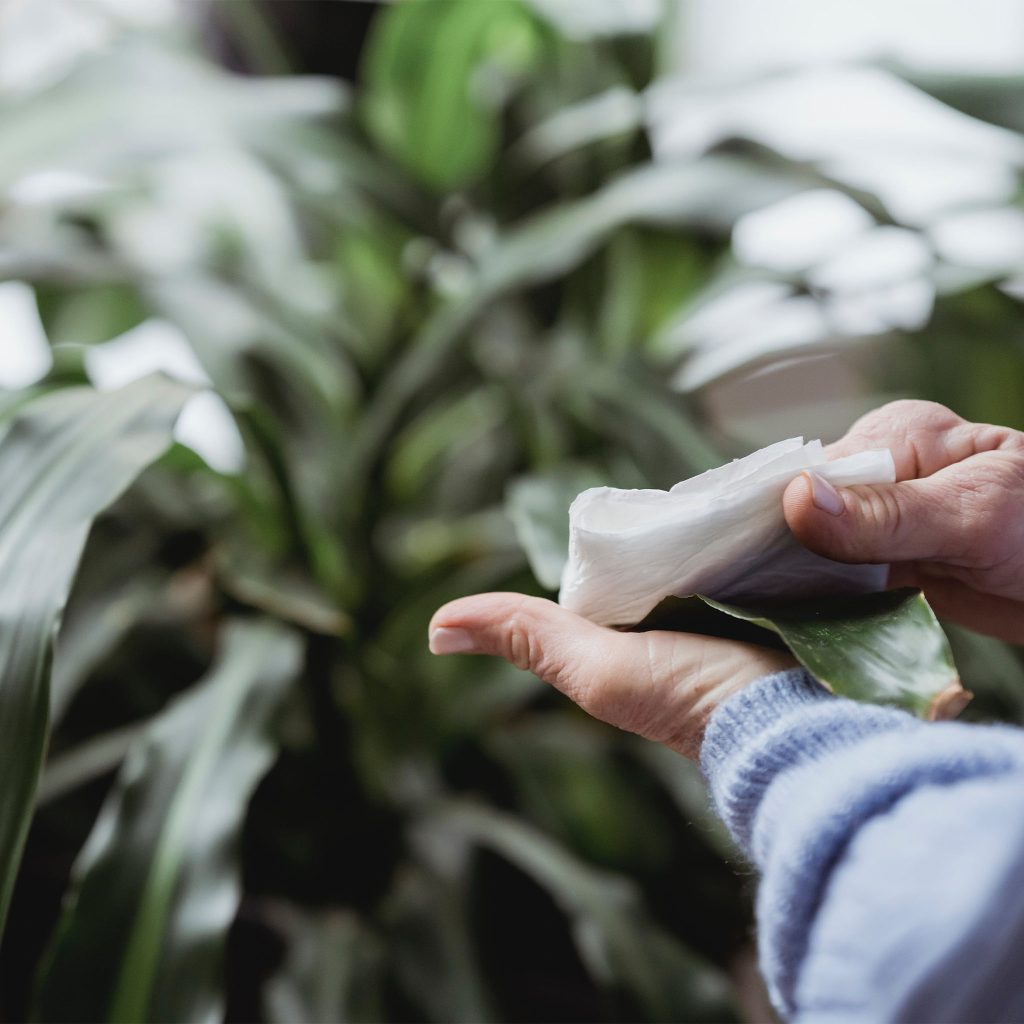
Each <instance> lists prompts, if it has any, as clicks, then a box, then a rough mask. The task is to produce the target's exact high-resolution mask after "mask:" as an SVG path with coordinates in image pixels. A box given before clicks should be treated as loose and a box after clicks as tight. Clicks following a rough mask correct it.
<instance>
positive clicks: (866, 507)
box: [859, 487, 903, 536]
mask: <svg viewBox="0 0 1024 1024" xmlns="http://www.w3.org/2000/svg"><path fill="white" fill-rule="evenodd" d="M859 496H860V508H859V512H860V520H861V525H862V526H863V527H864V528H865V529H866V530H868V531H870V532H871V533H872V534H874V535H880V536H891V535H894V534H898V533H899V532H900V530H901V528H902V526H903V508H902V505H901V504H900V500H899V498H898V497H897V496H896V492H895V490H894V489H893V488H891V487H864V488H862V489H860V492H859Z"/></svg>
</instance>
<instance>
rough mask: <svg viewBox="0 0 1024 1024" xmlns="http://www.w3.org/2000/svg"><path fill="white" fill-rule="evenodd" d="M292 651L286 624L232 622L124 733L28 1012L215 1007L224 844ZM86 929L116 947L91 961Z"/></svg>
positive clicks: (108, 1015)
mask: <svg viewBox="0 0 1024 1024" xmlns="http://www.w3.org/2000/svg"><path fill="white" fill-rule="evenodd" d="M299 654H300V650H299V645H298V640H297V637H296V636H295V634H293V633H292V632H291V631H290V630H288V629H287V628H285V627H282V626H280V625H277V624H274V623H271V622H269V621H259V622H256V623H247V622H245V623H242V622H240V623H235V624H234V625H232V626H231V627H229V629H228V631H227V637H226V640H225V644H224V649H223V652H222V655H221V657H220V658H219V660H218V661H217V662H216V663H215V665H214V667H213V669H212V670H211V672H210V673H209V674H208V675H207V677H206V678H205V680H204V681H203V682H201V683H199V684H198V685H197V686H196V687H194V688H193V689H191V690H189V691H187V692H186V693H185V694H183V695H182V696H181V697H179V698H178V699H177V700H176V701H175V702H173V703H172V704H171V705H170V706H169V707H168V708H167V709H166V710H165V711H164V712H163V713H162V714H161V715H160V716H159V717H158V718H157V719H156V720H154V722H153V724H152V725H151V726H150V727H149V728H148V729H147V731H146V734H145V735H144V736H143V737H141V738H140V740H139V742H138V743H137V744H136V745H135V747H134V748H133V750H132V752H131V753H130V755H129V757H128V759H127V761H126V763H125V765H124V767H123V769H122V772H121V775H120V777H119V780H118V784H117V787H116V789H115V790H114V792H113V793H112V794H111V796H110V798H109V799H108V801H107V804H106V805H105V806H104V809H103V811H101V814H100V817H99V819H98V820H97V823H96V825H95V827H94V829H93V832H92V834H91V836H90V838H89V840H88V842H87V843H86V846H85V847H84V848H83V850H82V853H81V854H80V855H79V859H78V862H77V863H76V866H75V871H74V876H75V879H76V892H75V896H74V899H73V902H72V903H71V905H70V907H69V909H68V911H67V912H66V913H65V917H64V919H63V921H62V923H61V927H60V929H59V932H58V935H57V939H56V941H55V944H54V946H53V948H52V950H51V953H50V956H49V958H48V962H47V967H46V969H45V973H44V975H43V982H44V984H43V985H41V986H40V990H39V995H38V1001H37V1015H38V1016H39V1017H40V1019H42V1020H58V1019H61V1020H63V1019H68V1017H69V1016H74V1017H83V1018H88V1019H92V1020H125V1021H127V1020H150V1019H161V1020H162V1019H167V1020H210V1019H216V1018H217V1016H218V1014H219V1011H220V1007H219V995H218V994H217V991H216V989H217V985H216V983H215V978H216V971H217V967H218V964H219V954H220V951H221V948H222V943H223V939H224V935H225V933H226V929H227V926H228V925H229V924H230V921H231V919H232V917H233V915H234V910H235V907H236V905H237V901H238V894H239V884H238V878H237V874H236V868H235V862H234V858H233V857H232V856H231V855H230V849H231V847H232V846H233V844H234V842H235V841H236V840H237V836H238V832H239V830H240V828H241V822H242V818H243V816H244V810H245V808H246V807H247V805H248V800H249V797H250V795H251V793H252V791H253V790H254V789H255V786H256V783H257V782H258V781H259V779H260V778H261V777H262V775H263V773H264V771H265V770H266V768H267V766H268V765H269V763H270V760H271V759H272V756H273V751H274V744H273V742H272V741H271V739H270V738H269V726H270V723H271V721H272V720H273V718H274V716H275V715H276V711H277V708H278V707H279V706H280V700H281V698H282V696H283V694H284V691H285V688H286V686H287V685H288V684H289V683H290V681H291V679H292V678H293V676H294V674H295V673H296V672H297V670H298V665H299ZM210 808H213V810H214V811H216V814H213V813H211V810H210ZM204 815H205V816H204ZM99 936H102V940H100V939H99V938H98V937H99ZM97 941H103V942H105V943H106V945H107V946H108V948H110V949H118V950H120V953H121V955H119V956H112V957H107V958H104V959H103V961H102V963H98V962H97V960H96V958H95V957H94V956H92V955H90V952H91V950H92V949H93V948H94V947H95V945H96V942H97Z"/></svg>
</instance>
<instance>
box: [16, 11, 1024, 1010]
mask: <svg viewBox="0 0 1024 1024" xmlns="http://www.w3.org/2000/svg"><path fill="white" fill-rule="evenodd" d="M1022 70H1024V6H1022V5H1020V4H1019V3H1017V2H1016V0H975V2H974V3H972V4H971V5H964V4H959V3H953V2H945V0H943V2H935V0H929V2H924V0H899V2H896V3H894V2H892V0H887V2H885V3H883V2H881V0H870V2H867V0H862V2H860V3H859V4H857V5H849V4H840V3H822V2H821V0H788V2H781V0H780V2H778V3H773V4H771V5H768V4H760V3H757V2H756V0H692V2H686V0H410V2H402V3H394V4H382V5H377V4H372V3H354V2H327V0H321V2H305V0H278V2H260V0H231V2H210V3H204V2H201V0H188V2H174V0H160V2H157V0H119V2H114V0H6V2H5V3H3V4H2V5H0V278H2V283H0V389H2V390H0V419H2V421H3V422H4V423H8V422H10V421H11V420H12V418H14V417H17V416H19V415H21V414H22V413H23V412H24V411H25V410H26V409H28V410H31V408H32V407H33V404H34V403H36V402H39V401H41V400H50V401H59V400H60V399H59V398H54V396H55V395H56V396H59V395H61V394H65V393H67V396H70V395H71V393H72V390H73V389H74V390H77V389H78V388H79V387H81V386H82V385H86V386H88V387H91V388H94V389H97V390H99V391H109V390H111V389H116V388H119V387H121V386H123V385H125V384H128V383H130V382H132V381H134V380H137V379H139V378H142V377H145V376H146V375H148V374H151V373H153V372H155V371H162V372H163V373H165V374H168V375H170V376H171V377H174V378H176V379H178V380H180V381H182V382H184V383H185V384H187V385H188V386H189V387H190V388H191V389H192V391H191V394H192V397H190V398H189V400H188V403H187V405H186V406H185V411H184V413H183V415H182V417H181V419H180V421H179V422H178V426H177V429H176V433H175V437H176V443H175V445H174V447H173V448H172V449H171V450H170V452H169V453H168V454H167V455H166V456H164V457H163V458H162V459H161V460H160V461H158V462H157V463H156V465H155V466H153V467H152V468H151V469H149V470H148V471H147V472H146V473H144V474H143V476H142V477H141V478H140V479H139V480H138V481H137V483H136V484H135V485H134V486H133V487H132V488H131V490H130V491H129V492H128V493H127V494H126V495H125V496H124V497H123V498H122V499H121V500H120V501H118V503H117V504H115V505H114V506H113V507H112V508H111V509H110V510H109V511H108V512H107V513H106V514H105V515H103V516H102V517H101V518H100V519H99V520H98V521H97V522H96V524H95V525H94V527H93V530H92V532H91V534H90V537H89V542H88V545H87V547H86V550H85V555H84V558H83V560H82V562H81V565H80V567H79V570H78V574H77V578H76V582H75V586H74V591H73V593H72V596H71V600H70V604H69V607H68V610H67V614H66V615H65V617H64V620H63V624H62V626H61V631H60V634H59V638H58V642H57V648H56V655H55V658H54V664H53V672H52V678H51V687H52V695H51V702H50V708H51V712H50V717H51V729H52V733H51V738H50V742H49V751H48V754H47V760H46V764H45V766H44V769H43V775H42V781H41V786H40V789H39V792H38V796H37V808H36V812H35V816H34V818H33V821H32V827H31V832H30V833H29V838H28V843H27V847H26V852H25V856H24V859H23V861H22V864H21V869H20V873H19V875H18V879H17V884H16V887H15V890H14V898H13V903H12V907H11V912H10V916H9V919H8V922H7V928H6V933H5V935H4V939H3V945H2V947H0V1018H2V1019H6V1020H19V1019H25V1018H26V1017H27V1016H28V1015H29V1014H33V1015H34V1016H35V1018H37V1019H42V1020H69V1019H74V1020H100V1019H107V1018H110V1019H118V1015H119V1008H120V1009H123V1007H124V1006H126V1005H134V1006H137V1007H138V1006H144V1007H145V1009H146V1017H147V1019H154V1020H167V1019H199V1018H201V1019H218V1018H222V1017H226V1019H228V1020H232V1021H273V1022H277V1021H280V1022H299V1021H384V1020H388V1021H640V1020H651V1021H655V1020H657V1021H730V1020H743V1019H746V1020H758V1021H763V1020H768V1019H770V1011H769V1010H768V1009H767V1007H766V1002H765V997H764V995H763V990H762V988H761V985H760V982H759V980H758V978H757V974H756V969H755V966H754V959H753V956H754V954H753V934H752V912H751V894H752V887H753V879H752V877H751V875H750V872H749V870H748V869H747V868H746V867H745V866H744V865H743V863H742V862H741V861H740V860H739V858H738V857H737V855H736V854H735V852H734V850H733V849H732V848H731V847H730V844H729V841H728V840H727V839H726V838H725V837H724V835H723V833H722V831H721V830H720V829H719V827H718V826H717V825H716V823H715V822H714V820H713V819H712V818H711V816H710V814H709V811H708V808H707V800H706V796H705V794H704V791H703V788H702V784H701V781H700V778H699V773H698V772H697V770H696V769H695V768H694V767H693V766H692V765H690V764H689V763H687V762H685V761H683V760H682V759H680V758H678V757H677V756H675V755H674V754H672V753H670V752H668V751H667V750H664V749H660V748H657V747H654V746H651V745H649V744H645V743H643V742H642V741H639V740H636V739H635V738H634V737H631V736H628V735H625V734H622V733H618V732H615V731H613V730H611V729H610V728H605V727H604V726H602V725H600V724H599V723H596V722H593V721H590V720H588V719H586V718H585V717H584V716H583V715H582V714H581V713H578V712H577V711H576V709H574V708H573V707H570V706H567V702H565V701H564V700H561V699H559V698H558V697H557V695H553V694H552V693H550V692H547V691H546V690H544V689H543V688H542V687H541V685H540V684H539V683H537V682H536V681H535V680H534V679H533V678H532V677H529V676H526V675H524V674H523V673H520V672H518V671H516V670H515V669H513V668H510V667H509V666H507V665H505V664H498V663H490V662H486V661H483V660H479V659H462V660H460V659H436V660H434V659H431V657H430V656H429V655H428V654H427V652H426V646H425V640H426V626H427V622H428V620H429V617H430V614H431V613H432V611H433V610H434V609H435V608H436V607H438V606H439V605H440V604H441V603H443V602H444V601H446V600H448V599H450V598H453V597H457V596H460V595H463V594H467V593H472V592H476V591H480V590H485V589H511V590H520V591H524V592H531V593H539V594H550V593H551V592H552V591H553V590H554V589H556V587H557V572H558V568H559V566H560V560H561V546H562V545H563V544H564V537H565V536H567V521H566V509H567V507H568V503H569V500H570V499H571V498H572V497H573V496H574V495H575V494H576V493H577V492H578V491H579V490H581V489H582V488H583V487H586V486H589V485H591V484H594V483H612V484H615V485H618V486H625V487H637V486H655V487H668V486H670V485H671V484H673V483H674V482H676V481H677V480H679V479H682V478H684V477H686V476H689V475H692V474H694V473H696V472H699V471H701V470H703V469H706V468H708V467H709V466H711V465H715V464H717V463H718V462H720V461H722V460H725V459H728V458H731V457H735V456H738V455H742V454H745V453H746V452H748V451H749V450H751V449H752V448H756V447H761V446H763V445H765V444H767V443H769V442H770V441H774V440H777V439H780V438H784V437H787V436H792V435H797V434H804V435H806V436H807V437H808V438H813V437H822V438H823V439H825V440H831V439H834V438H835V437H837V436H839V435H840V434H842V433H843V432H844V431H845V429H846V428H847V427H848V426H849V425H850V423H851V422H852V421H853V420H854V419H855V418H856V417H857V416H859V415H860V414H861V413H863V412H865V411H866V410H868V409H870V408H872V407H874V406H876V405H878V404H880V403H883V402H885V401H887V400H890V399H892V398H896V397H920V398H929V399H934V400H936V401H940V402H944V403H946V404H949V405H950V406H952V408H953V409H955V410H956V411H957V412H959V413H960V414H961V415H963V416H965V417H967V418H970V419H976V420H984V421H994V422H998V423H1003V424H1009V425H1011V426H1014V427H1017V428H1022V429H1024V319H1022V315H1021V314H1022V302H1024V202H1022V195H1024V194H1022V190H1021V183H1022V170H1024V77H1022ZM0 454H2V452H0ZM83 471H85V472H87V471H88V466H85V467H83ZM268 621H269V622H271V623H273V624H274V625H273V629H275V630H276V631H277V632H276V633H274V634H273V635H274V636H278V637H285V638H286V640H287V643H288V644H290V645H292V646H293V647H294V648H295V649H296V650H298V651H299V652H300V653H299V657H298V658H297V659H296V660H295V664H294V665H293V666H291V668H287V667H282V668H281V671H280V673H278V674H279V675H281V676H282V679H283V680H284V682H283V684H282V685H281V686H279V687H278V688H277V689H275V690H274V694H276V696H274V707H275V711H274V713H273V715H272V716H271V717H270V720H271V722H272V729H271V731H270V732H269V733H268V734H267V735H266V736H264V737H263V738H262V739H261V740H260V744H261V745H260V746H259V755H258V758H257V760H258V761H259V765H258V767H257V768H253V769H252V772H253V783H252V786H249V787H246V786H239V787H234V788H233V787H232V786H230V785H225V786H221V787H219V788H217V787H214V788H212V789H210V790H209V791H207V790H202V789H201V788H200V787H199V786H198V783H194V780H195V779H196V778H197V777H198V776H197V775H196V773H197V772H199V771H200V767H201V765H202V764H204V763H207V762H202V758H203V757H206V756H207V755H206V754H204V753H203V750H204V749H206V748H205V747H204V741H203V736H205V733H204V731H203V730H204V728H205V727H206V722H207V719H206V717H205V715H204V714H203V713H202V712H198V713H197V715H196V717H195V718H194V719H191V720H189V721H190V722H191V724H186V726H182V724H181V723H182V721H184V718H183V716H184V715H185V713H186V712H188V711H189V709H190V708H192V707H193V706H195V707H199V705H198V704H195V694H196V693H197V692H198V690H197V687H200V688H201V687H202V685H203V681H204V680H206V679H208V678H209V676H210V673H211V672H217V671H219V669H217V668H216V665H215V659H216V658H218V657H219V658H221V659H223V658H228V663H229V665H230V666H231V671H232V672H233V676H232V678H233V679H234V680H235V681H236V683H237V686H238V687H239V688H240V690H239V692H240V693H242V694H243V697H244V699H246V700H248V699H250V698H251V699H256V697H258V696H259V695H260V693H261V692H262V691H261V689H260V688H261V687H266V686H268V685H269V684H268V683H267V680H266V678H264V677H265V676H266V675H267V674H268V673H269V672H272V671H273V667H272V666H270V665H269V662H268V659H267V658H264V657H263V656H262V655H258V651H259V650H261V648H258V647H257V646H256V645H249V646H248V649H249V652H250V654H251V655H252V656H251V657H250V658H249V659H248V661H247V660H246V658H245V649H246V647H247V641H245V636H247V635H251V634H245V633H244V629H245V625H246V624H248V625H249V626H250V627H252V628H256V627H253V623H255V622H259V623H263V624H264V626H265V625H266V623H267V622H268ZM239 623H242V625H241V626H239ZM240 628H241V629H242V630H243V632H242V633H239V632H238V630H239V629H240ZM261 628H262V627H261ZM950 634H951V639H952V640H953V643H954V646H955V649H956V653H957V658H958V663H959V665H960V668H961V671H962V674H963V676H964V680H965V683H966V685H967V686H968V687H969V688H970V689H972V690H974V691H975V692H976V693H977V695H978V697H977V700H976V701H975V703H974V705H973V706H972V708H971V710H970V711H969V713H968V714H969V716H971V717H974V718H975V719H1002V720H1008V721H1021V720H1022V719H1024V664H1022V661H1021V658H1020V656H1019V655H1020V651H1019V650H1016V649H1011V648H1009V647H1006V646H1003V645H1000V644H998V643H996V642H989V641H987V640H985V639H983V638H980V637H976V636H973V635H971V634H968V633H965V632H963V631H960V630H954V629H952V628H951V629H950ZM239 636H241V637H242V640H241V641H239V640H238V637H239ZM232 638H234V639H232ZM284 642H285V641H284V640H282V643H284ZM225 652H227V653H225ZM252 652H257V653H255V654H254V653H252ZM232 659H233V660H232ZM217 664H221V663H220V662H218V663H217ZM211 666H214V667H213V668H211ZM190 702H191V703H190ZM182 709H185V710H184V711H183V710H182ZM240 721H243V722H244V716H242V717H241V719H240ZM236 724H237V723H236ZM217 728H218V729H219V730H220V731H219V732H218V733H217V743H218V744H220V746H219V748H218V749H220V750H222V751H223V752H224V756H226V757H230V758H235V759H237V761H238V762H239V763H241V762H243V761H245V763H246V764H249V763H250V761H247V760H246V759H247V758H248V759H250V760H251V759H252V758H254V757H256V754H254V753H253V750H254V749H255V748H254V746H253V744H254V743H255V742H256V741H255V740H254V739H253V737H252V736H251V735H249V733H248V732H245V730H244V729H243V728H242V727H241V726H238V730H239V731H238V733H237V734H236V732H235V731H233V730H234V729H235V726H232V725H231V724H230V723H228V724H226V725H218V726H217ZM146 758H148V761H147V760H146ZM260 758H262V760H259V759H260ZM232 763H234V762H232ZM251 763H252V764H256V761H252V762H251ZM140 765H148V767H147V768H146V770H144V771H143V770H142V769H140V768H139V766H140ZM197 765H200V767H196V766H197ZM190 780H191V781H190ZM126 793H127V797H126V795H125V794H126ZM186 797H187V799H186ZM160 801H165V804H161V803H160ZM158 805H159V806H164V805H166V806H167V807H169V808H170V810H169V811H168V813H167V815H162V814H161V815H154V813H153V808H154V807H155V806H158ZM147 810H148V813H147ZM214 832H215V833H216V834H217V836H218V838H217V841H216V843H213V844H211V843H204V841H203V837H204V836H208V835H210V834H212V833H214ZM176 836H177V838H175V837H176ZM97 850H103V851H104V853H103V856H102V857H100V856H98V855H97ZM140 950H143V951H148V952H146V953H145V956H147V957H148V960H146V963H147V964H149V965H150V966H149V967H148V968H147V969H146V970H144V971H139V970H138V964H139V962H140V960H139V958H140V956H143V953H140ZM126 985H127V986H129V988H130V987H131V985H135V994H134V995H133V996H132V997H131V998H134V999H136V1002H134V1003H132V1002H131V1001H130V999H129V1002H127V1003H126V1002H124V999H126V998H128V997H126V996H124V991H126V989H125V986H126Z"/></svg>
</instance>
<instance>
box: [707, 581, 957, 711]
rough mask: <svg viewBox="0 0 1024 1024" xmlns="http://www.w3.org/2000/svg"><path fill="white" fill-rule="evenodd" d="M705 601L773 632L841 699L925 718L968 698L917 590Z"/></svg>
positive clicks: (943, 638) (942, 637)
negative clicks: (757, 602) (742, 603)
mask: <svg viewBox="0 0 1024 1024" xmlns="http://www.w3.org/2000/svg"><path fill="white" fill-rule="evenodd" d="M702 600H704V601H705V602H707V603H708V604H709V605H711V606H712V607H713V608H718V609H719V610H720V611H723V612H726V613H727V614H729V615H733V616H735V617H736V618H738V619H745V620H746V621H748V622H753V623H755V624H756V625H758V626H763V627H764V628H765V629H770V630H772V631H773V632H775V633H778V634H779V636H781V637H782V639H783V640H785V642H786V644H787V645H788V646H789V649H790V650H791V651H792V652H793V653H794V654H795V655H796V657H797V658H798V659H799V660H800V661H801V663H802V664H803V665H804V666H805V667H806V668H807V670H808V671H809V672H810V673H811V675H813V676H814V677H815V678H816V679H818V680H820V681H821V682H823V683H825V684H826V685H827V686H828V687H829V688H830V689H831V690H832V691H833V692H834V693H838V694H840V695H841V696H843V697H852V698H853V699H854V700H866V701H874V702H875V703H882V704H894V705H896V706H897V707H902V708H905V709H906V710H908V711H912V712H913V713H914V714H916V715H920V716H921V717H922V718H948V717H953V716H954V715H956V714H957V713H959V711H960V710H961V709H962V708H963V707H964V705H965V704H966V702H967V700H969V699H970V695H969V694H967V693H966V692H965V691H964V690H963V689H962V688H961V686H960V678H959V676H958V675H957V672H956V666H955V665H954V664H953V654H952V652H951V651H950V649H949V641H948V640H947V639H946V634H945V633H943V632H942V627H941V626H940V625H939V622H938V619H936V618H935V613H934V612H933V611H932V610H931V608H930V607H929V605H928V602H927V601H926V600H925V599H924V595H923V594H922V593H921V591H919V590H888V591H884V592H882V593H877V594H861V595H857V596H855V597H842V598H837V597H832V598H820V599H817V600H808V601H800V602H793V603H788V602H787V603H785V604H775V605H763V606H760V607H750V606H748V607H739V606H737V605H731V604H723V603H722V602H720V601H713V600H712V599H711V598H708V597H704V598H702Z"/></svg>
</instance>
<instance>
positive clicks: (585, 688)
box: [429, 594, 796, 760]
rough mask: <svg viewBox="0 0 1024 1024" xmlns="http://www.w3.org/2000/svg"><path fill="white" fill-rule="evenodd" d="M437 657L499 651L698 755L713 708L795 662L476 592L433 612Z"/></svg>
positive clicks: (609, 713) (588, 704)
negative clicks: (625, 629)
mask: <svg viewBox="0 0 1024 1024" xmlns="http://www.w3.org/2000/svg"><path fill="white" fill-rule="evenodd" d="M429 637H430V649H431V651H433V652H434V654H495V655H497V656H498V657H500V658H504V659H505V660H506V661H510V662H512V664H514V665H516V666H518V667H519V668H521V669H528V670H529V671H530V672H532V673H534V675H536V676H539V677H540V678H541V679H543V680H544V682H546V683H550V684H551V685H552V686H554V687H555V689H557V690H560V691H561V692H562V693H564V694H565V695H566V696H567V697H569V698H570V699H571V700H573V701H575V702H576V703H577V704H579V706H580V707H581V708H583V710H584V711H586V712H587V713H588V714H591V715H593V716H594V717H595V718H599V719H601V720H602V721H604V722H608V723H610V724H611V725H614V726H617V727H618V728H620V729H625V730H626V731H628V732H635V733H638V734H639V735H641V736H644V737H646V738H647V739H650V740H655V741H657V742H659V743H665V744H667V745H668V746H670V747H672V748H673V749H674V750H677V751H678V752H679V753H680V754H683V755H684V756H685V757H689V758H693V759H694V760H696V758H697V757H698V755H699V753H700V744H701V740H702V739H703V737H704V728H705V726H706V725H707V721H708V718H709V717H710V715H711V712H712V711H714V709H715V708H716V707H717V706H718V705H719V704H721V703H722V701H724V700H725V699H726V698H727V697H729V696H730V695H732V694H733V693H735V692H736V691H737V690H740V689H742V688H743V687H744V686H746V685H747V684H748V683H752V682H753V681H754V680H755V679H758V678H760V677H761V676H763V675H767V674H769V673H771V672H779V671H782V670H783V669H787V668H793V667H795V665H796V661H795V660H794V659H793V658H792V657H790V656H789V655H787V654H784V653H782V652H779V651H773V650H768V649H766V648H762V647H756V646H754V645H752V644H745V643H738V642H735V641H731V640H719V639H714V638H711V637H703V636H691V635H689V634H686V633H667V632H661V631H651V632H647V633H620V632H618V631H616V630H614V629H608V628H606V627H604V626H597V625H595V624H594V623H592V622H590V621H589V620H587V619H584V618H582V617H581V616H579V615H576V614H575V613H573V612H570V611H566V609H564V608H561V607H559V606H558V605H557V604H555V603H554V602H552V601H545V600H543V599H541V598H539V597H525V596H524V595H522V594H478V595H476V596H475V597H464V598H460V599H459V600H457V601H452V602H450V603H449V604H446V605H445V606H444V607H443V608H440V609H439V610H438V611H437V612H435V613H434V617H433V619H431V622H430V629H429Z"/></svg>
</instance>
